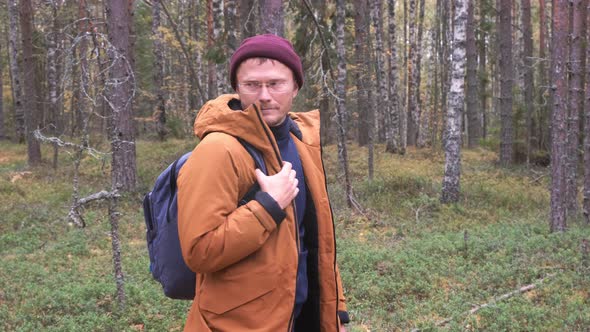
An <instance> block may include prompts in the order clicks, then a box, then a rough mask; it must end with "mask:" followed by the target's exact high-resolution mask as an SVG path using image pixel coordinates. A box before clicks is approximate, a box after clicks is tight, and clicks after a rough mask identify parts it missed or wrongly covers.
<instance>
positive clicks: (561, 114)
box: [550, 0, 569, 232]
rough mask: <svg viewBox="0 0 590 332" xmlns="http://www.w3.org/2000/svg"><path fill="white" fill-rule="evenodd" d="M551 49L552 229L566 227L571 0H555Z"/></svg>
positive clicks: (555, 230) (563, 228)
mask: <svg viewBox="0 0 590 332" xmlns="http://www.w3.org/2000/svg"><path fill="white" fill-rule="evenodd" d="M552 11H553V31H552V45H553V46H552V49H551V67H552V68H551V88H552V94H553V96H552V100H553V105H552V106H553V112H552V116H551V141H552V143H551V219H550V229H551V231H552V232H563V231H565V230H566V227H567V221H566V215H567V214H566V205H565V203H566V201H565V197H566V192H565V188H566V184H565V182H566V171H567V167H566V166H567V106H568V105H567V57H566V55H567V41H568V25H569V23H568V21H569V20H568V1H567V0H554V1H553V6H552Z"/></svg>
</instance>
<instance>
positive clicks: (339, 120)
mask: <svg viewBox="0 0 590 332" xmlns="http://www.w3.org/2000/svg"><path fill="white" fill-rule="evenodd" d="M345 11H346V9H345V0H336V53H337V57H338V76H337V79H336V96H337V98H336V127H337V130H338V135H337V140H338V159H339V161H340V167H341V168H342V173H343V174H344V188H345V190H346V203H347V204H348V207H349V208H352V207H353V196H352V185H351V181H350V173H349V170H348V151H347V148H346V117H345V114H346V49H345V45H344V40H345V35H344V24H345V23H344V22H345V17H346V12H345Z"/></svg>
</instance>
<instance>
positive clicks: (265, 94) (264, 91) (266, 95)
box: [258, 84, 272, 101]
mask: <svg viewBox="0 0 590 332" xmlns="http://www.w3.org/2000/svg"><path fill="white" fill-rule="evenodd" d="M258 98H259V99H260V100H264V101H267V100H271V99H272V97H271V96H270V91H268V86H267V85H266V84H262V86H261V87H260V93H259V94H258Z"/></svg>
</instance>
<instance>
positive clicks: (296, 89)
mask: <svg viewBox="0 0 590 332" xmlns="http://www.w3.org/2000/svg"><path fill="white" fill-rule="evenodd" d="M297 93H299V86H298V85H297V83H295V87H294V88H293V98H295V97H297Z"/></svg>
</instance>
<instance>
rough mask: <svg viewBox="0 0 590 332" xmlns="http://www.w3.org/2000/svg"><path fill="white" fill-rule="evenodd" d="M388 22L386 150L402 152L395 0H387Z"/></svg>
mask: <svg viewBox="0 0 590 332" xmlns="http://www.w3.org/2000/svg"><path fill="white" fill-rule="evenodd" d="M387 10H388V15H387V16H388V23H389V39H388V41H389V57H388V60H389V107H388V112H387V114H386V116H385V121H386V131H385V141H386V147H385V149H386V151H387V152H391V153H399V154H404V153H405V151H404V149H403V147H402V146H401V142H400V133H399V110H400V107H399V95H398V94H397V89H398V87H399V86H400V85H399V82H398V77H397V71H398V68H397V57H398V55H397V48H396V43H397V38H396V35H395V0H388V4H387Z"/></svg>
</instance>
